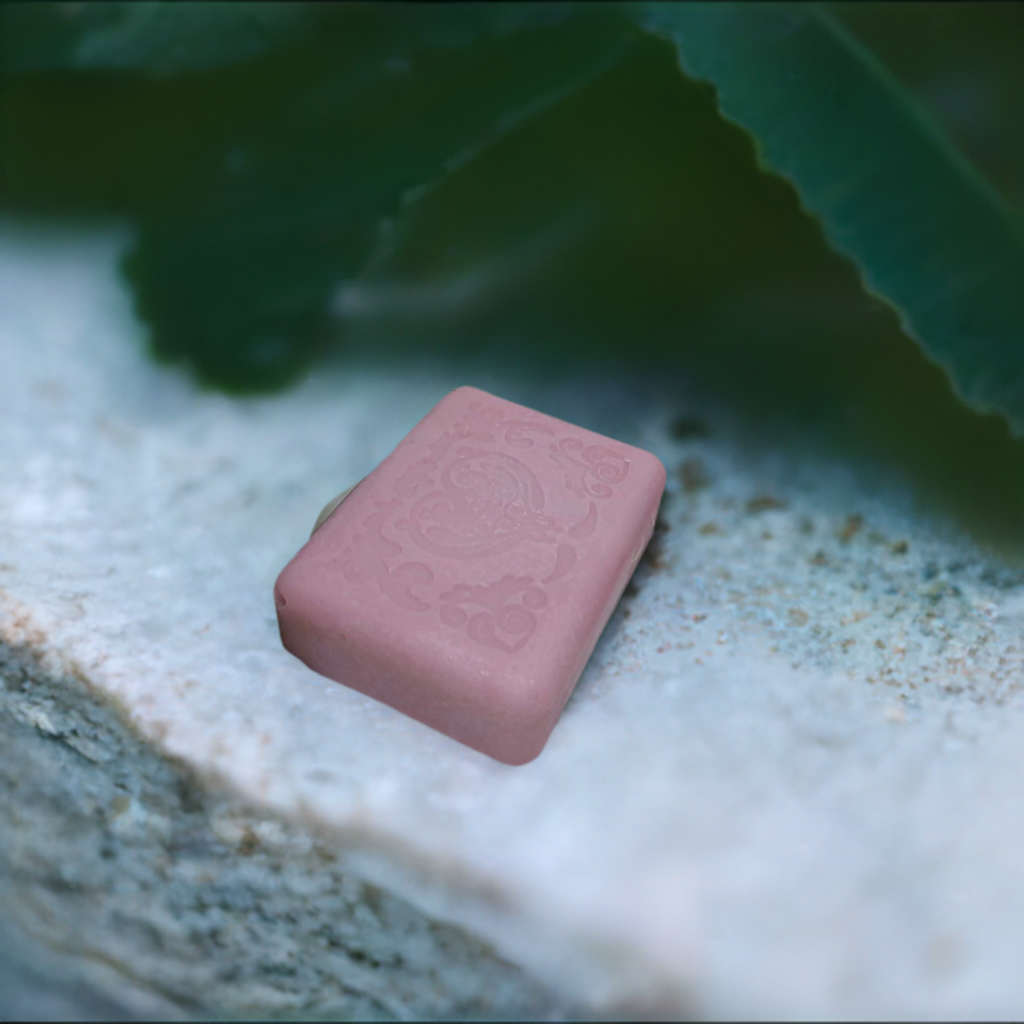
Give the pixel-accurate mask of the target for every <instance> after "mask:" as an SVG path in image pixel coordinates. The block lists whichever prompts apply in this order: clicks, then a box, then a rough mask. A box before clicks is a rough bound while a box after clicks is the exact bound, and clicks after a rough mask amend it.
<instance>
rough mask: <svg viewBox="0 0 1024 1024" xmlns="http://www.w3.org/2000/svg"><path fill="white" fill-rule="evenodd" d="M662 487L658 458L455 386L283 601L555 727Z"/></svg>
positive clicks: (442, 687) (535, 726)
mask: <svg viewBox="0 0 1024 1024" xmlns="http://www.w3.org/2000/svg"><path fill="white" fill-rule="evenodd" d="M664 486H665V470H664V467H663V466H662V464H661V462H660V461H659V460H658V459H657V458H656V457H655V456H654V455H651V454H650V453H648V452H645V451H643V450H641V449H639V448H635V447H633V446H631V445H628V444H623V443H621V442H618V441H614V440H611V439H609V438H606V437H603V436H601V435H599V434H596V433H593V432H592V431H589V430H585V429H583V428H581V427H577V426H573V425H572V424H569V423H565V422H563V421H561V420H557V419H555V418H553V417H550V416H546V415H544V414H542V413H538V412H535V411H533V410H530V409H527V408H524V407H523V406H519V405H515V404H514V403H512V402H508V401H505V400H503V399H500V398H497V397H495V396H493V395H490V394H488V393H486V392H484V391H480V390H478V389H476V388H471V387H462V388H458V389H456V390H455V391H453V392H451V393H449V394H448V395H447V396H446V397H445V398H444V399H442V401H441V402H439V403H438V405H437V406H435V408H434V409H433V410H432V411H431V412H430V413H428V414H427V415H426V416H425V417H424V418H423V419H422V420H421V421H420V422H419V423H418V424H417V425H416V427H414V428H413V430H411V431H410V432H409V434H408V435H407V436H406V437H405V438H404V440H402V441H401V442H400V443H399V445H398V446H397V448H396V449H395V450H394V451H393V452H392V453H391V455H389V456H388V457H387V458H386V459H385V460H384V461H383V462H382V463H381V464H380V466H378V467H377V468H376V469H375V470H374V471H373V472H372V473H371V474H370V475H369V476H368V477H367V478H366V480H364V481H363V482H361V483H360V484H359V486H358V487H356V489H355V490H354V491H353V492H352V493H351V494H350V495H349V496H348V498H347V499H346V500H345V501H344V502H343V503H342V504H341V505H340V506H339V507H338V508H337V510H336V511H335V512H333V513H332V514H331V515H330V516H329V518H328V519H327V520H326V521H325V522H324V524H323V525H322V526H321V527H320V528H319V529H318V530H317V531H316V532H315V533H314V535H313V537H312V538H311V539H310V541H309V543H308V544H307V545H306V546H305V547H304V548H303V549H302V551H301V552H300V553H299V554H298V555H297V556H296V558H295V559H294V560H293V562H292V563H290V564H289V566H288V568H287V569H286V571H285V573H283V574H282V577H281V580H280V581H279V584H278V592H279V600H278V604H279V606H280V604H281V596H286V597H287V602H288V607H289V608H291V609H292V610H291V612H290V614H297V615H301V616H306V617H307V618H312V619H317V620H319V622H320V624H321V627H323V628H332V624H333V628H334V629H335V631H336V635H337V636H338V637H339V641H338V642H339V643H345V644H349V645H354V646H355V647H356V648H358V649H360V650H361V651H362V652H363V653H364V654H366V653H369V654H370V655H371V656H372V655H374V654H376V655H378V656H379V657H380V658H382V659H383V660H385V661H386V662H387V664H388V665H389V666H391V668H392V670H393V672H397V673H399V674H400V673H402V672H403V671H404V672H406V673H408V674H409V675H410V677H414V678H411V679H410V685H414V684H415V685H422V686H424V687H426V688H433V690H434V692H435V695H436V696H437V697H438V699H442V698H443V699H445V700H448V701H451V702H454V703H459V704H463V703H465V702H467V701H470V702H475V703H477V704H478V705H479V707H480V710H481V711H482V712H483V713H494V714H499V715H501V714H504V715H505V716H506V717H507V720H508V722H509V728H513V729H514V728H517V727H519V728H525V727H526V725H525V723H526V721H527V720H528V721H529V722H530V723H531V724H530V726H529V728H530V729H532V730H533V731H536V730H540V731H541V732H543V733H544V735H545V737H546V734H547V732H549V731H550V728H551V726H552V725H553V724H554V720H555V719H556V718H557V715H558V713H559V712H560V711H561V708H562V706H563V705H564V703H565V700H566V699H567V698H568V696H569V693H570V692H571V690H572V687H573V685H574V684H575V682H576V680H577V678H578V676H579V674H580V672H581V671H582V669H583V667H584V665H585V663H586V660H587V658H588V657H589V655H590V652H591V650H592V649H593V646H594V644H595V643H596V641H597V638H598V636H599V634H600V631H601V629H602V628H603V626H604V624H605V622H606V621H607V619H608V617H609V616H610V614H611V612H612V610H613V609H614V606H615V603H616V601H617V600H618V597H619V596H620V594H621V592H622V588H623V587H624V586H625V584H626V582H627V581H628V578H629V575H630V574H631V573H632V570H633V569H634V568H635V566H636V563H637V561H638V560H639V558H640V555H641V554H642V552H643V549H644V547H645V546H646V544H647V541H648V540H649V538H650V535H651V530H652V528H653V526H654V520H655V518H656V516H657V511H658V504H659V501H660V498H661V494H662V492H663V490H664ZM296 600H297V601H298V602H300V607H298V608H296V607H294V606H295V603H296ZM295 653H297V654H299V655H300V656H303V652H302V651H301V650H296V651H295ZM304 660H305V659H304ZM316 667H318V669H319V666H316ZM320 670H321V671H323V669H320ZM327 674H333V673H330V672H328V673H327ZM336 678H339V681H342V682H344V681H345V679H343V678H341V677H340V676H336ZM384 699H386V698H384ZM517 723H518V724H517ZM431 724H434V723H431ZM445 731H449V730H445ZM457 732H458V730H457V729H456V730H455V733H457ZM449 734H453V733H452V732H451V731H449Z"/></svg>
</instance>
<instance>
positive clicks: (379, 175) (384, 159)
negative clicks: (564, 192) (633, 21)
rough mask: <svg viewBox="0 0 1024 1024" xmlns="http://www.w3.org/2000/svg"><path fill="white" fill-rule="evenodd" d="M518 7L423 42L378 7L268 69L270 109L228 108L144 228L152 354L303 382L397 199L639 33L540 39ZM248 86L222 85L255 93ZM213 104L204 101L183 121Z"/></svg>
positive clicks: (255, 380) (257, 378) (134, 264)
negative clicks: (343, 291) (335, 304)
mask: <svg viewBox="0 0 1024 1024" xmlns="http://www.w3.org/2000/svg"><path fill="white" fill-rule="evenodd" d="M515 10H516V9H515V8H512V9H509V8H497V9H496V13H495V16H493V17H490V18H488V17H481V15H480V13H477V14H475V15H474V16H473V17H471V18H469V19H467V18H463V17H458V18H456V20H454V21H450V20H449V21H446V20H445V18H442V17H438V16H437V12H434V17H433V19H432V29H433V31H426V32H424V31H417V28H420V29H422V28H424V27H425V26H424V24H423V22H422V20H421V19H422V14H419V13H412V12H409V14H410V16H409V17H408V18H403V19H401V20H397V21H396V20H395V19H394V17H393V14H392V12H391V11H390V9H389V8H387V7H383V6H377V7H373V8H371V9H369V11H363V12H361V16H360V20H359V23H358V25H356V24H355V23H354V21H350V24H349V25H348V26H346V28H348V29H354V28H358V32H352V31H346V32H345V33H344V38H340V36H341V35H342V33H340V32H339V31H334V32H327V33H324V34H322V35H321V36H320V37H319V38H318V39H317V41H316V42H315V44H314V45H312V46H307V47H303V48H302V49H301V50H300V51H298V55H297V56H295V57H292V56H288V55H285V56H282V57H281V58H280V59H279V60H278V62H277V64H273V62H272V66H271V65H264V66H262V67H261V68H260V75H261V80H262V82H263V85H262V86H261V88H260V90H259V92H260V95H261V97H262V98H263V102H260V103H256V104H250V103H246V102H244V100H243V101H242V102H240V103H239V104H237V105H236V104H228V107H227V108H226V111H225V123H224V124H223V125H222V127H221V128H220V129H219V130H217V131H213V132H211V139H212V140H214V141H212V142H211V144H210V145H209V146H208V147H206V148H203V149H201V150H199V151H198V152H196V153H195V155H194V157H193V158H192V159H190V160H183V159H181V158H179V159H178V160H177V161H175V173H174V180H173V181H172V182H170V184H169V186H168V189H167V190H166V191H164V192H163V193H162V194H161V197H160V202H159V203H158V204H153V205H151V206H150V207H149V208H148V210H147V212H145V213H144V215H143V216H142V217H141V218H140V227H139V233H138V241H137V244H136V246H135V247H134V249H133V251H132V252H131V254H130V255H129V258H128V260H127V261H126V264H125V267H126V270H127V273H128V275H129V277H130V279H131V280H132V282H133V285H134V290H135V295H136V301H137V305H138V308H139V311H140V313H141V314H142V316H143V317H144V318H145V319H146V321H147V322H148V323H149V324H151V325H152V327H153V345H154V349H155V351H156V353H157V354H158V355H159V356H161V357H162V358H165V359H169V360H176V359H182V358H184V359H187V360H188V361H189V362H191V363H192V364H193V365H195V366H196V367H197V368H198V370H199V373H200V376H201V377H202V378H203V379H205V380H206V381H208V382H210V383H213V384H215V385H217V386H220V387H224V388H228V389H241V390H251V389H253V388H272V387H278V386H280V385H281V384H282V383H284V382H286V381H287V380H288V379H290V378H292V377H293V376H294V375H295V374H297V373H299V372H301V371H302V370H303V369H304V368H305V367H306V366H307V365H308V363H309V361H310V360H311V359H312V358H313V356H314V355H315V354H316V353H317V351H319V349H320V347H321V345H322V342H323V336H324V329H325V327H326V324H327V322H328V319H329V305H330V300H331V298H332V296H333V295H334V293H335V292H336V291H337V289H338V287H339V285H340V284H341V282H343V281H344V280H346V279H347V278H350V277H352V276H354V275H355V274H357V273H358V272H359V271H360V269H361V268H362V267H363V265H364V264H365V263H366V261H367V258H368V256H369V254H370V252H371V249H372V246H373V243H374V239H375V237H376V233H377V228H378V223H379V221H380V218H381V217H383V216H385V215H387V214H389V213H391V212H393V211H394V210H395V209H397V207H398V205H399V201H400V198H401V196H402V194H403V193H404V192H405V191H406V190H408V189H410V188H413V187H414V186H418V185H420V184H422V183H424V182H426V181H430V180H432V179H434V178H436V177H437V176H438V175H439V174H443V173H444V169H445V167H446V166H447V165H448V164H449V163H451V162H453V161H454V163H455V164H457V163H458V162H459V160H460V159H462V158H463V157H462V155H463V154H464V153H465V152H466V151H467V150H472V148H473V147H474V146H475V145H476V144H477V143H478V142H479V140H480V139H482V138H486V137H488V136H489V135H492V134H494V133H498V134H500V130H501V124H502V123H504V122H505V121H508V120H509V119H511V120H515V115H516V112H517V111H522V110H524V109H525V110H527V111H530V112H533V111H536V110H537V109H540V108H541V107H543V106H544V104H545V103H546V102H550V101H553V100H554V99H556V98H557V97H559V96H561V95H562V94H563V93H564V92H565V90H566V89H571V88H572V87H573V86H574V83H577V82H579V81H582V80H586V79H587V78H588V76H590V75H592V74H593V73H594V70H595V68H598V67H601V66H603V65H604V64H605V63H607V62H608V61H614V59H615V57H616V54H617V53H618V51H619V49H620V47H621V45H622V43H623V40H624V39H625V38H626V36H627V35H628V34H629V32H630V31H631V30H630V28H629V26H628V24H627V23H625V22H623V21H622V20H620V19H618V18H617V17H615V16H614V15H612V14H610V13H603V12H599V11H598V12H594V14H593V15H592V16H590V15H582V16H581V15H573V16H572V17H571V18H568V19H566V18H562V17H560V18H559V19H557V21H555V20H554V19H552V17H551V11H547V12H546V17H545V19H544V21H546V22H547V24H542V25H541V26H540V28H536V27H535V25H534V22H535V21H537V19H536V18H535V17H519V19H518V21H514V20H511V19H510V12H512V13H514V12H515ZM442 13H443V12H442ZM453 29H457V30H458V31H457V32H453V31H451V30H453ZM460 37H461V38H460ZM469 38H472V39H473V40H474V42H473V45H472V46H470V45H466V43H467V42H468V39H469ZM221 74H222V75H225V76H227V73H226V72H225V73H221ZM249 74H250V72H248V71H240V72H237V73H233V74H232V75H230V76H228V77H231V78H232V80H231V81H227V80H226V79H225V80H224V81H221V82H219V83H218V84H217V88H216V89H214V90H211V91H212V92H213V93H214V94H215V95H221V96H223V95H225V94H227V93H231V94H232V95H236V96H238V97H245V96H246V95H248V94H249V90H248V89H246V88H243V87H242V86H241V84H240V83H241V82H242V81H244V80H245V79H246V77H247V76H248V75H249ZM268 80H269V81H273V82H274V83H275V85H276V87H275V88H274V89H273V90H268V88H267V86H266V82H267V81H268ZM210 84H211V83H210V82H209V81H204V82H202V83H201V85H199V86H198V87H199V88H203V87H206V88H208V87H209V86H210ZM186 85H188V83H186ZM184 87H185V86H182V88H184ZM188 87H190V88H191V87H192V86H188ZM201 104H202V99H201V97H200V95H199V94H198V93H197V94H196V95H194V96H192V97H191V98H190V99H188V100H185V101H184V104H183V108H182V109H193V108H197V107H199V106H200V105H201ZM186 184H187V187H182V186H185V185H186Z"/></svg>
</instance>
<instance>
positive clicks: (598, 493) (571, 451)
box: [549, 437, 629, 498]
mask: <svg viewBox="0 0 1024 1024" xmlns="http://www.w3.org/2000/svg"><path fill="white" fill-rule="evenodd" d="M549 448H550V450H551V458H552V459H554V461H555V462H557V463H558V464H559V465H560V466H561V467H562V469H563V471H564V472H565V485H566V487H568V488H569V489H570V490H572V491H574V492H575V493H576V494H578V495H579V496H580V497H581V498H610V497H611V496H612V494H613V493H614V492H613V491H612V487H613V486H614V485H615V484H619V483H622V481H623V480H625V479H626V474H627V473H628V472H629V459H627V458H625V457H624V456H622V455H619V454H618V453H617V452H614V451H612V449H611V448H606V447H605V446H604V445H600V444H591V445H585V444H584V443H583V442H582V441H581V440H579V438H576V437H566V438H563V439H562V440H561V441H559V442H557V443H553V444H551V445H549Z"/></svg>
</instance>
